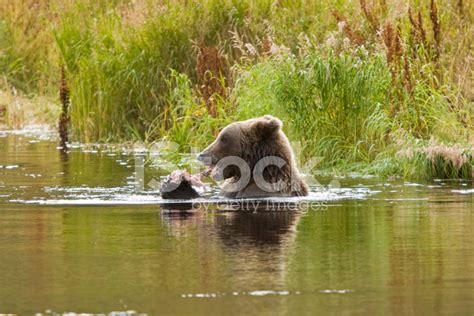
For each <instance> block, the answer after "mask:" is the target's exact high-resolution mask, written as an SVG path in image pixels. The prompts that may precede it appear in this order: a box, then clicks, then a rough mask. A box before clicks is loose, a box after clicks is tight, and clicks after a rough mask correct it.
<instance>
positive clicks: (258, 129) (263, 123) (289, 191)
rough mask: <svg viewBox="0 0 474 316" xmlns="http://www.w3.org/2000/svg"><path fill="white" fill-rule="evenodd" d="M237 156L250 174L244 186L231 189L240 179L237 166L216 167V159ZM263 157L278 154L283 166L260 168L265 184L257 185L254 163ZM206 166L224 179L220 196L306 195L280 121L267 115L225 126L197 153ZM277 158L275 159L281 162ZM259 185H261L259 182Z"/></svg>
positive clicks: (220, 178)
mask: <svg viewBox="0 0 474 316" xmlns="http://www.w3.org/2000/svg"><path fill="white" fill-rule="evenodd" d="M232 156H234V157H238V158H240V159H241V160H243V161H245V162H246V164H247V165H248V166H249V168H250V170H251V173H250V179H249V181H248V182H247V185H245V187H243V188H241V189H239V190H238V191H235V183H236V182H237V181H238V180H239V179H240V177H241V175H240V172H239V169H238V168H237V167H235V166H227V167H225V168H224V170H220V169H219V163H218V162H219V161H221V159H223V158H226V157H232ZM266 157H278V158H281V159H282V161H284V165H283V166H281V167H278V166H276V165H268V166H267V167H266V168H264V169H263V179H264V180H265V181H266V182H267V183H269V186H268V187H264V188H261V187H259V186H258V185H257V183H259V184H260V183H261V181H260V182H259V181H257V180H258V179H254V174H253V171H254V169H255V167H256V166H257V168H259V167H261V166H260V165H258V164H257V163H258V162H259V161H260V160H261V159H262V158H266ZM198 158H199V160H201V161H203V162H204V163H205V164H207V165H209V166H210V167H211V168H212V169H213V172H212V174H213V175H214V176H215V177H216V176H217V180H225V181H224V184H223V185H222V186H221V195H223V196H225V197H229V198H261V197H276V196H284V197H287V196H305V195H308V185H307V184H306V183H305V182H304V180H303V179H302V178H301V176H300V174H299V171H298V168H297V167H296V162H295V157H294V154H293V150H292V148H291V145H290V142H289V141H288V138H287V137H286V135H285V134H284V132H283V131H282V122H281V121H280V120H279V119H278V118H276V117H273V116H271V115H265V116H262V117H258V118H253V119H249V120H246V121H240V122H235V123H232V124H230V125H228V126H227V127H225V128H224V129H223V130H222V131H221V132H220V133H219V135H218V136H217V138H216V140H215V141H214V142H213V143H212V144H211V145H209V147H207V148H206V149H205V150H204V151H203V152H202V153H201V154H199V156H198ZM267 159H268V158H267ZM281 159H279V160H280V161H281ZM260 186H261V185H260Z"/></svg>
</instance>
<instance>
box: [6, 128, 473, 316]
mask: <svg viewBox="0 0 474 316" xmlns="http://www.w3.org/2000/svg"><path fill="white" fill-rule="evenodd" d="M36 139H37V138H31V137H28V136H25V135H11V134H5V133H4V134H0V314H2V313H15V314H20V315H34V314H35V313H41V314H42V315H53V313H64V312H74V313H103V314H108V313H111V312H114V311H117V312H118V311H122V312H125V311H134V312H130V313H129V314H140V313H143V314H147V315H168V314H193V315H196V314H205V315H227V314H248V315H279V314H293V315H300V314H311V315H316V314H337V315H339V314H362V315H367V314H368V315H371V314H397V315H398V314H422V315H429V314H455V315H472V314H473V313H474V242H473V241H474V213H473V202H474V200H473V196H474V193H473V184H472V182H445V181H436V182H430V183H419V184H414V183H406V182H403V181H388V182H384V181H379V180H375V179H339V181H340V182H341V185H342V187H343V188H345V189H347V190H348V192H349V195H348V196H349V197H350V196H351V195H350V193H351V192H357V190H359V189H360V188H361V187H362V188H365V189H367V190H370V194H366V195H365V196H364V197H363V198H360V196H357V195H356V194H355V195H354V198H356V197H358V198H357V199H351V198H349V199H334V200H332V201H325V202H323V203H321V204H320V205H319V207H315V208H313V209H303V210H301V211H298V212H266V213H255V214H252V213H229V212H228V213H225V212H224V213H222V212H220V213H206V212H204V211H199V210H197V211H195V212H193V213H186V214H179V213H169V212H163V211H161V210H160V208H159V206H157V205H152V202H153V201H154V200H153V199H155V198H156V193H154V192H150V190H148V192H142V193H139V194H131V193H130V192H131V191H133V172H134V160H133V157H131V156H130V155H125V154H120V152H119V153H116V154H114V153H112V152H107V151H98V152H95V151H94V150H92V151H90V150H87V149H84V148H78V149H73V150H72V151H71V152H70V153H69V154H68V155H63V154H60V152H58V150H57V149H56V142H55V141H51V140H40V141H37V140H36ZM157 173H159V172H158V171H156V170H154V169H152V168H147V169H146V172H145V174H146V175H147V176H148V177H151V176H153V175H155V174H157ZM324 181H326V179H325V180H324ZM324 181H323V180H322V182H324ZM110 199H112V200H113V199H116V200H119V201H123V205H106V204H104V205H100V204H101V203H102V202H104V201H110ZM84 200H92V201H95V203H92V204H95V205H92V204H90V205H75V204H74V203H75V201H78V204H80V203H79V202H80V201H84ZM64 201H66V202H67V201H69V202H70V203H69V205H66V204H65V203H64ZM140 201H150V204H149V205H140V204H139V202H140ZM38 202H44V203H45V204H38ZM55 202H57V203H55ZM135 202H137V203H135ZM28 203H33V204H28ZM49 204H56V205H49ZM116 204H121V203H119V202H118V203H116ZM46 311H48V312H46ZM116 315H120V314H116Z"/></svg>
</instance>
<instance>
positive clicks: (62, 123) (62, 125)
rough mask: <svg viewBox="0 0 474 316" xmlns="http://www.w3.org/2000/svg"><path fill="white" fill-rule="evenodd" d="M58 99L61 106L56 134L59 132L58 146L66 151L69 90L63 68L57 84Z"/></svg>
mask: <svg viewBox="0 0 474 316" xmlns="http://www.w3.org/2000/svg"><path fill="white" fill-rule="evenodd" d="M59 99H60V101H61V104H62V111H61V115H60V116H59V124H58V132H59V139H60V141H59V146H60V147H61V148H62V149H63V150H66V149H67V142H68V125H69V114H68V109H69V88H68V86H67V82H66V71H65V69H64V67H62V68H61V81H60V83H59Z"/></svg>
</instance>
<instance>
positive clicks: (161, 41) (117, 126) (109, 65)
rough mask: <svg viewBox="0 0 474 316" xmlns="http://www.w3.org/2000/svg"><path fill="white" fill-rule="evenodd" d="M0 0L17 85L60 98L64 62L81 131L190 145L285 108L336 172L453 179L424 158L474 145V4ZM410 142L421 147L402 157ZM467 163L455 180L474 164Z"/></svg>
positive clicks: (90, 136)
mask: <svg viewBox="0 0 474 316" xmlns="http://www.w3.org/2000/svg"><path fill="white" fill-rule="evenodd" d="M0 9H1V11H0V52H1V54H0V70H1V72H2V74H3V79H4V80H3V81H4V83H5V82H6V86H8V87H10V88H11V87H14V88H15V89H17V90H19V91H23V92H24V93H27V94H32V93H33V94H49V95H55V94H56V91H55V89H56V88H57V86H58V82H59V78H60V71H59V69H60V67H61V66H64V67H65V69H66V72H67V76H66V77H67V80H68V82H67V84H68V87H69V88H70V98H71V106H70V109H69V110H70V113H69V114H70V119H71V125H72V135H71V136H72V138H73V139H75V140H79V141H83V142H92V141H111V140H114V141H120V140H138V139H139V140H145V141H153V140H157V139H169V140H173V141H175V142H177V143H179V144H180V145H181V146H182V149H183V150H184V149H187V148H189V147H191V146H203V145H204V144H206V143H208V142H209V141H210V140H211V139H212V137H213V136H214V135H215V133H216V132H217V130H219V128H221V127H222V126H225V125H226V124H228V123H229V122H232V121H235V120H238V119H245V118H248V117H253V116H256V115H261V114H267V113H273V114H275V115H278V116H280V117H281V118H282V119H283V121H284V122H285V130H286V131H287V132H288V134H289V135H290V138H291V139H292V140H296V141H300V142H301V144H302V152H301V156H302V158H310V157H314V156H318V157H323V160H322V167H326V168H330V169H331V168H337V169H340V170H357V171H364V172H370V173H377V174H404V175H412V174H417V173H418V174H423V175H426V176H433V175H435V174H438V176H439V175H440V174H442V172H432V171H433V170H434V169H430V168H429V167H428V166H429V163H431V166H433V161H436V163H435V165H440V166H443V164H444V166H448V165H449V164H450V163H451V164H452V162H449V161H448V160H449V159H448V160H446V159H445V158H446V157H444V156H443V157H444V158H443V159H444V160H443V159H438V158H434V157H435V156H436V155H427V154H426V152H427V150H428V149H429V148H432V147H433V145H432V144H433V142H435V143H436V144H439V145H440V146H442V145H443V144H444V145H448V146H453V145H454V144H458V145H457V146H460V148H466V149H467V150H470V148H472V146H473V144H474V140H473V136H472V135H473V133H472V132H473V126H474V121H473V120H474V109H473V102H472V100H473V98H474V96H473V94H472V91H473V90H472V85H471V84H470V80H469V77H470V71H471V69H472V62H473V60H474V59H473V58H472V45H473V42H474V40H473V36H472V34H474V26H473V23H472V21H473V17H474V12H473V10H472V4H471V3H469V2H459V1H457V0H438V1H434V0H430V1H421V2H420V1H417V2H411V1H410V2H409V1H406V2H405V1H391V0H387V1H380V2H378V1H368V0H360V1H339V0H334V1H327V2H321V1H304V0H297V1H286V0H279V1H273V0H263V1H251V0H244V1H234V0H219V1H218V0H202V1H197V0H195V1H180V0H167V1H152V0H133V1H132V0H101V1H87V0H75V1H66V0H26V1H21V2H11V1H7V0H0ZM444 145H443V146H444ZM405 147H410V148H412V149H413V150H414V151H415V152H417V153H418V154H416V155H412V156H411V158H407V157H406V155H405V156H404V157H400V156H399V155H397V153H398V152H399V151H400V149H401V148H405ZM466 157H472V155H471V156H469V155H467V156H466ZM410 161H411V162H410ZM420 161H421V163H420ZM442 161H444V163H443V162H442ZM463 161H465V164H472V159H470V158H469V159H467V160H463ZM420 166H422V167H420ZM453 166H454V167H453V171H452V172H451V171H449V172H444V174H446V175H449V176H454V175H456V174H457V175H460V174H462V175H463V176H465V175H467V174H468V173H469V170H471V169H472V168H471V169H470V168H468V167H462V166H461V167H459V166H458V165H457V164H456V163H455V164H453ZM418 167H419V168H418ZM458 167H459V168H460V170H461V169H462V168H464V169H462V170H464V171H462V172H461V173H459V172H458V173H456V172H457V171H456V170H455V169H456V168H457V169H459V168H458ZM417 168H418V170H417ZM449 168H451V167H448V169H449ZM421 169H423V170H424V171H423V172H421V171H420V170H421ZM435 169H436V170H447V169H446V168H445V169H443V168H441V169H440V168H438V167H436V168H435ZM430 170H431V171H430ZM466 170H467V171H466ZM458 171H459V170H458Z"/></svg>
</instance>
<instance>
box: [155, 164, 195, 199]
mask: <svg viewBox="0 0 474 316" xmlns="http://www.w3.org/2000/svg"><path fill="white" fill-rule="evenodd" d="M193 186H194V187H202V186H204V183H202V181H201V174H198V175H191V174H189V172H187V171H183V170H176V171H173V172H172V173H171V174H170V175H169V176H168V177H166V179H165V180H163V181H162V182H161V184H160V194H161V197H162V198H163V199H195V198H197V197H199V196H200V195H199V193H198V192H197V191H196V189H195V188H194V187H193Z"/></svg>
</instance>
